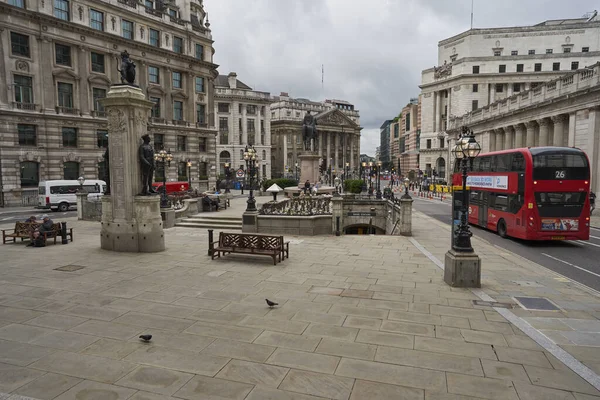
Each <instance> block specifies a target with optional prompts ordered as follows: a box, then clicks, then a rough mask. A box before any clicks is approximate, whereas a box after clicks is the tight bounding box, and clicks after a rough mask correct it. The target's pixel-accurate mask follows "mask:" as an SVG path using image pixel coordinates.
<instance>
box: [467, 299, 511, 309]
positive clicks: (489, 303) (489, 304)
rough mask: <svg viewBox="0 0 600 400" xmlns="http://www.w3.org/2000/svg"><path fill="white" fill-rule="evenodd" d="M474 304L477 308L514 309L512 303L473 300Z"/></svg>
mask: <svg viewBox="0 0 600 400" xmlns="http://www.w3.org/2000/svg"><path fill="white" fill-rule="evenodd" d="M473 304H474V305H476V306H486V307H500V308H513V305H512V304H510V303H500V302H498V301H483V300H473Z"/></svg>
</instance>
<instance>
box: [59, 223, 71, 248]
mask: <svg viewBox="0 0 600 400" xmlns="http://www.w3.org/2000/svg"><path fill="white" fill-rule="evenodd" d="M60 225H61V230H60V231H61V232H60V234H61V236H62V244H69V239H67V223H66V222H61V223H60Z"/></svg>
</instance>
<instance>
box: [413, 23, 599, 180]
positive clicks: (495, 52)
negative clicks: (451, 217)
mask: <svg viewBox="0 0 600 400" xmlns="http://www.w3.org/2000/svg"><path fill="white" fill-rule="evenodd" d="M599 35H600V19H599V18H598V16H597V14H593V15H592V17H590V18H577V19H567V20H557V21H554V20H553V21H545V22H542V23H540V24H536V25H533V26H521V27H509V28H492V29H470V30H468V31H466V32H463V33H461V34H458V35H456V36H453V37H450V38H448V39H445V40H442V41H441V42H439V43H438V66H437V67H433V68H430V69H426V70H424V71H422V75H421V86H420V87H421V95H422V121H421V125H422V133H421V151H422V152H423V149H425V147H426V142H427V141H428V140H431V142H432V148H431V149H428V150H429V151H428V152H427V154H426V153H425V152H423V154H422V155H421V157H420V160H419V163H420V168H421V169H422V170H425V169H426V166H427V164H431V165H432V167H435V168H436V169H437V170H438V171H439V170H440V169H441V167H442V165H444V166H445V165H447V164H448V163H447V161H448V160H447V156H446V154H447V150H448V149H447V147H446V130H447V129H448V124H449V122H450V119H451V118H453V117H456V116H461V115H464V114H465V113H469V112H471V111H473V110H476V109H478V108H481V107H486V106H489V105H490V104H493V103H495V102H497V101H500V100H503V99H506V98H508V97H511V96H512V95H514V94H516V93H520V92H524V91H529V90H532V89H535V88H536V87H539V86H540V85H541V84H542V83H543V82H546V81H550V80H553V79H557V78H559V77H560V76H562V75H564V74H565V73H566V72H568V71H570V70H577V69H579V68H583V67H585V66H587V65H592V64H594V63H595V62H597V61H598V60H599V59H600V43H599V42H598V40H597V38H598V36H599ZM442 146H443V147H442ZM445 171H446V178H447V176H448V171H449V169H448V168H445Z"/></svg>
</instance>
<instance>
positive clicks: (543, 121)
mask: <svg viewBox="0 0 600 400" xmlns="http://www.w3.org/2000/svg"><path fill="white" fill-rule="evenodd" d="M537 123H538V125H539V126H540V128H541V127H542V126H548V125H550V118H540V119H538V120H537Z"/></svg>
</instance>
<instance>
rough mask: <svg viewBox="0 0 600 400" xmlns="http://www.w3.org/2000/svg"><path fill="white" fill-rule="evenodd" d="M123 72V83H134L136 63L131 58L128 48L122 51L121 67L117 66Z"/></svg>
mask: <svg viewBox="0 0 600 400" xmlns="http://www.w3.org/2000/svg"><path fill="white" fill-rule="evenodd" d="M117 71H119V72H120V73H121V83H128V84H130V85H133V84H134V82H135V63H134V62H133V61H131V59H130V58H129V53H128V52H127V50H123V51H122V52H121V69H118V68H117Z"/></svg>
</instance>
